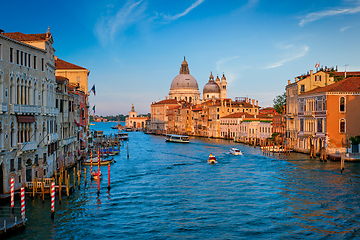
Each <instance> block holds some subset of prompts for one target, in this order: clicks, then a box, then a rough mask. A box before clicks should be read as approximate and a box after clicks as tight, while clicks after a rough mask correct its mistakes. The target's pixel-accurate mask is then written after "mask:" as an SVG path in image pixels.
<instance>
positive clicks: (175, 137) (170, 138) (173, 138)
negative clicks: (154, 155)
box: [165, 134, 190, 143]
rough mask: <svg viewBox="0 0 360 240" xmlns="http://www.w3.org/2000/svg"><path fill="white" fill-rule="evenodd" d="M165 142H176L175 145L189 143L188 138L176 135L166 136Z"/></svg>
mask: <svg viewBox="0 0 360 240" xmlns="http://www.w3.org/2000/svg"><path fill="white" fill-rule="evenodd" d="M165 141H166V142H176V143H189V142H190V140H189V136H185V135H176V134H166V136H165Z"/></svg>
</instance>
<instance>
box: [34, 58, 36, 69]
mask: <svg viewBox="0 0 360 240" xmlns="http://www.w3.org/2000/svg"><path fill="white" fill-rule="evenodd" d="M34 69H36V56H34Z"/></svg>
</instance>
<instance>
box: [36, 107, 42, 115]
mask: <svg viewBox="0 0 360 240" xmlns="http://www.w3.org/2000/svg"><path fill="white" fill-rule="evenodd" d="M36 113H37V114H41V106H36Z"/></svg>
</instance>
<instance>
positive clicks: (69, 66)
mask: <svg viewBox="0 0 360 240" xmlns="http://www.w3.org/2000/svg"><path fill="white" fill-rule="evenodd" d="M55 67H56V69H84V70H87V69H86V68H83V67H80V66H78V65H75V64H72V63H69V62H66V61H64V60H62V59H60V58H58V57H55Z"/></svg>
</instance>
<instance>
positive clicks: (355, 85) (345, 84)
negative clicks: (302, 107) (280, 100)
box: [300, 77, 360, 96]
mask: <svg viewBox="0 0 360 240" xmlns="http://www.w3.org/2000/svg"><path fill="white" fill-rule="evenodd" d="M320 92H360V77H349V78H346V79H344V80H341V81H339V82H336V83H333V84H331V85H328V86H325V87H319V88H315V89H313V90H311V91H308V92H306V93H302V94H300V95H301V96H302V95H306V94H311V93H320Z"/></svg>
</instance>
